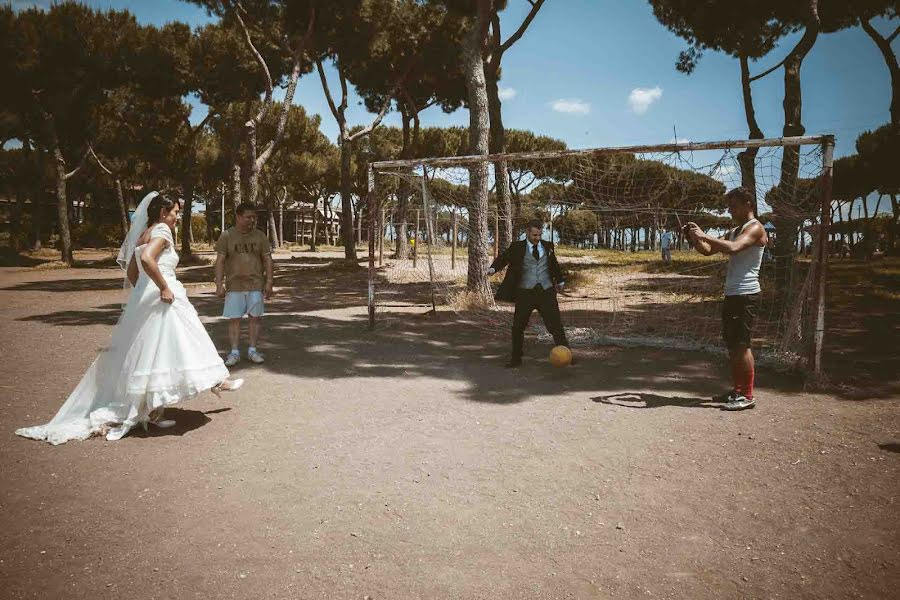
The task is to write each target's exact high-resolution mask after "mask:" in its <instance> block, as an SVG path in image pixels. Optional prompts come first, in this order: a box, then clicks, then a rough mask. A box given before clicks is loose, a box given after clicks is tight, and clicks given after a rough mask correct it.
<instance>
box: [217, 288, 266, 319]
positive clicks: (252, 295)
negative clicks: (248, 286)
mask: <svg viewBox="0 0 900 600" xmlns="http://www.w3.org/2000/svg"><path fill="white" fill-rule="evenodd" d="M264 312H265V304H264V302H263V293H262V291H261V290H251V291H249V292H226V293H225V310H224V311H223V312H222V316H223V317H225V318H227V319H240V318H241V317H243V316H244V315H250V316H251V317H261V316H263V313H264Z"/></svg>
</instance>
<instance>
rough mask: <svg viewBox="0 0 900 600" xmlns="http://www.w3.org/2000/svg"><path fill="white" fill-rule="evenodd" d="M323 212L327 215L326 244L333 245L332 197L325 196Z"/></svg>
mask: <svg viewBox="0 0 900 600" xmlns="http://www.w3.org/2000/svg"><path fill="white" fill-rule="evenodd" d="M322 213H323V214H324V215H325V245H326V246H331V245H332V243H331V233H332V232H331V220H332V217H333V214H334V213H333V211H332V209H331V198H328V197H325V198H324V199H323V200H322Z"/></svg>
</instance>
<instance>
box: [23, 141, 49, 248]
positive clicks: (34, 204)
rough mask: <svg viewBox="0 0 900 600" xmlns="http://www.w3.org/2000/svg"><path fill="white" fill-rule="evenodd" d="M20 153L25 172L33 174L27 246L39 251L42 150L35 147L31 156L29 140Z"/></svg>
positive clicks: (42, 190) (41, 219)
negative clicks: (25, 165)
mask: <svg viewBox="0 0 900 600" xmlns="http://www.w3.org/2000/svg"><path fill="white" fill-rule="evenodd" d="M22 153H23V154H24V157H25V160H26V162H27V163H28V164H29V166H30V168H29V170H28V171H26V172H31V173H34V175H33V176H32V177H31V178H30V179H31V181H30V184H31V235H30V238H29V245H30V246H31V250H32V252H37V251H38V250H40V249H41V225H42V224H43V221H44V211H43V208H44V150H43V148H41V146H39V145H38V146H36V151H35V152H34V155H33V156H32V152H31V140H29V139H27V138H26V139H25V140H23V141H22Z"/></svg>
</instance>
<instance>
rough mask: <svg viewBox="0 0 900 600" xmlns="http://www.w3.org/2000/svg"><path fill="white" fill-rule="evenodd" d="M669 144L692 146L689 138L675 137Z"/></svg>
mask: <svg viewBox="0 0 900 600" xmlns="http://www.w3.org/2000/svg"><path fill="white" fill-rule="evenodd" d="M669 143H670V144H690V143H691V140H689V139H688V138H680V137H673V138H671V139H670V140H669Z"/></svg>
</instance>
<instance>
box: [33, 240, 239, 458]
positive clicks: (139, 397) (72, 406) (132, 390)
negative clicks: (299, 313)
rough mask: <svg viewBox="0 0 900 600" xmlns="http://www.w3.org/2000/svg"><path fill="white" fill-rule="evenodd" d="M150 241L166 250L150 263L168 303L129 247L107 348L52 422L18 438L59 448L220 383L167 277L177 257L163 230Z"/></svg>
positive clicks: (180, 293) (218, 366)
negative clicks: (126, 277)
mask: <svg viewBox="0 0 900 600" xmlns="http://www.w3.org/2000/svg"><path fill="white" fill-rule="evenodd" d="M150 237H151V239H153V238H163V239H165V240H166V248H165V250H163V251H162V253H161V254H160V256H159V259H158V261H157V264H158V265H159V270H160V272H161V273H162V275H163V277H164V278H165V280H166V282H167V283H168V285H169V289H170V290H172V293H173V294H174V296H175V301H174V302H173V303H172V304H166V303H164V302H162V300H160V297H159V288H158V287H157V286H156V284H155V283H153V281H152V280H151V279H150V277H149V276H148V275H147V274H146V273H145V272H144V270H143V265H142V264H141V260H140V255H141V252H142V251H143V250H144V249H146V247H147V245H146V244H143V245H140V246H136V247H134V250H133V252H134V259H135V262H136V263H137V266H138V270H139V273H140V275H139V276H138V280H137V283H136V284H135V287H134V289H133V290H132V291H131V294H130V295H129V297H128V303H127V304H126V306H125V309H124V311H123V312H122V315H121V316H120V317H119V321H118V323H116V326H115V329H113V333H112V340H111V342H110V344H109V347H108V348H105V349H104V350H102V351H101V352H100V355H99V356H98V357H97V358H96V360H94V363H93V364H92V365H91V367H90V368H89V369H88V371H87V373H85V374H84V377H82V379H81V382H80V383H79V384H78V386H77V387H76V388H75V391H73V392H72V394H71V395H70V396H69V398H68V400H66V403H65V404H63V406H62V408H60V409H59V412H58V413H56V416H55V417H53V420H52V421H50V422H49V423H47V424H46V425H39V426H36V427H26V428H24V429H19V430H17V431H16V433H17V434H18V435H21V436H24V437H28V438H32V439H36V440H46V441H48V442H50V443H51V444H62V443H64V442H67V441H69V440H83V439H86V438H88V437H90V436H92V435H96V434H101V433H105V432H106V431H107V430H108V429H110V428H111V427H114V426H122V425H125V426H126V428H131V427H134V426H136V425H138V424H141V423H145V422H147V421H149V415H150V412H151V411H153V410H154V409H157V408H160V407H166V406H172V405H173V404H177V403H179V402H181V401H183V400H185V399H187V398H190V397H192V396H195V395H197V394H199V393H200V392H203V391H205V390H208V389H210V388H212V387H214V386H216V385H217V384H220V383H222V382H224V381H225V380H226V379H227V378H228V369H227V368H226V367H225V364H224V363H223V362H222V359H221V358H220V357H219V354H218V352H217V351H216V348H215V346H214V345H213V343H212V340H211V339H210V338H209V334H208V333H207V332H206V329H205V328H204V327H203V324H202V323H201V322H200V318H199V317H198V315H197V311H196V310H195V309H194V307H193V306H192V305H191V303H190V301H189V300H188V297H187V293H186V292H185V289H184V286H183V285H181V283H180V282H179V281H178V279H176V277H175V267H176V266H177V265H178V254H177V253H176V252H175V248H174V241H173V239H172V232H171V230H170V229H169V227H168V225H166V224H164V223H159V224H157V225H154V226H153V228H152V229H151V235H150Z"/></svg>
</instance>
